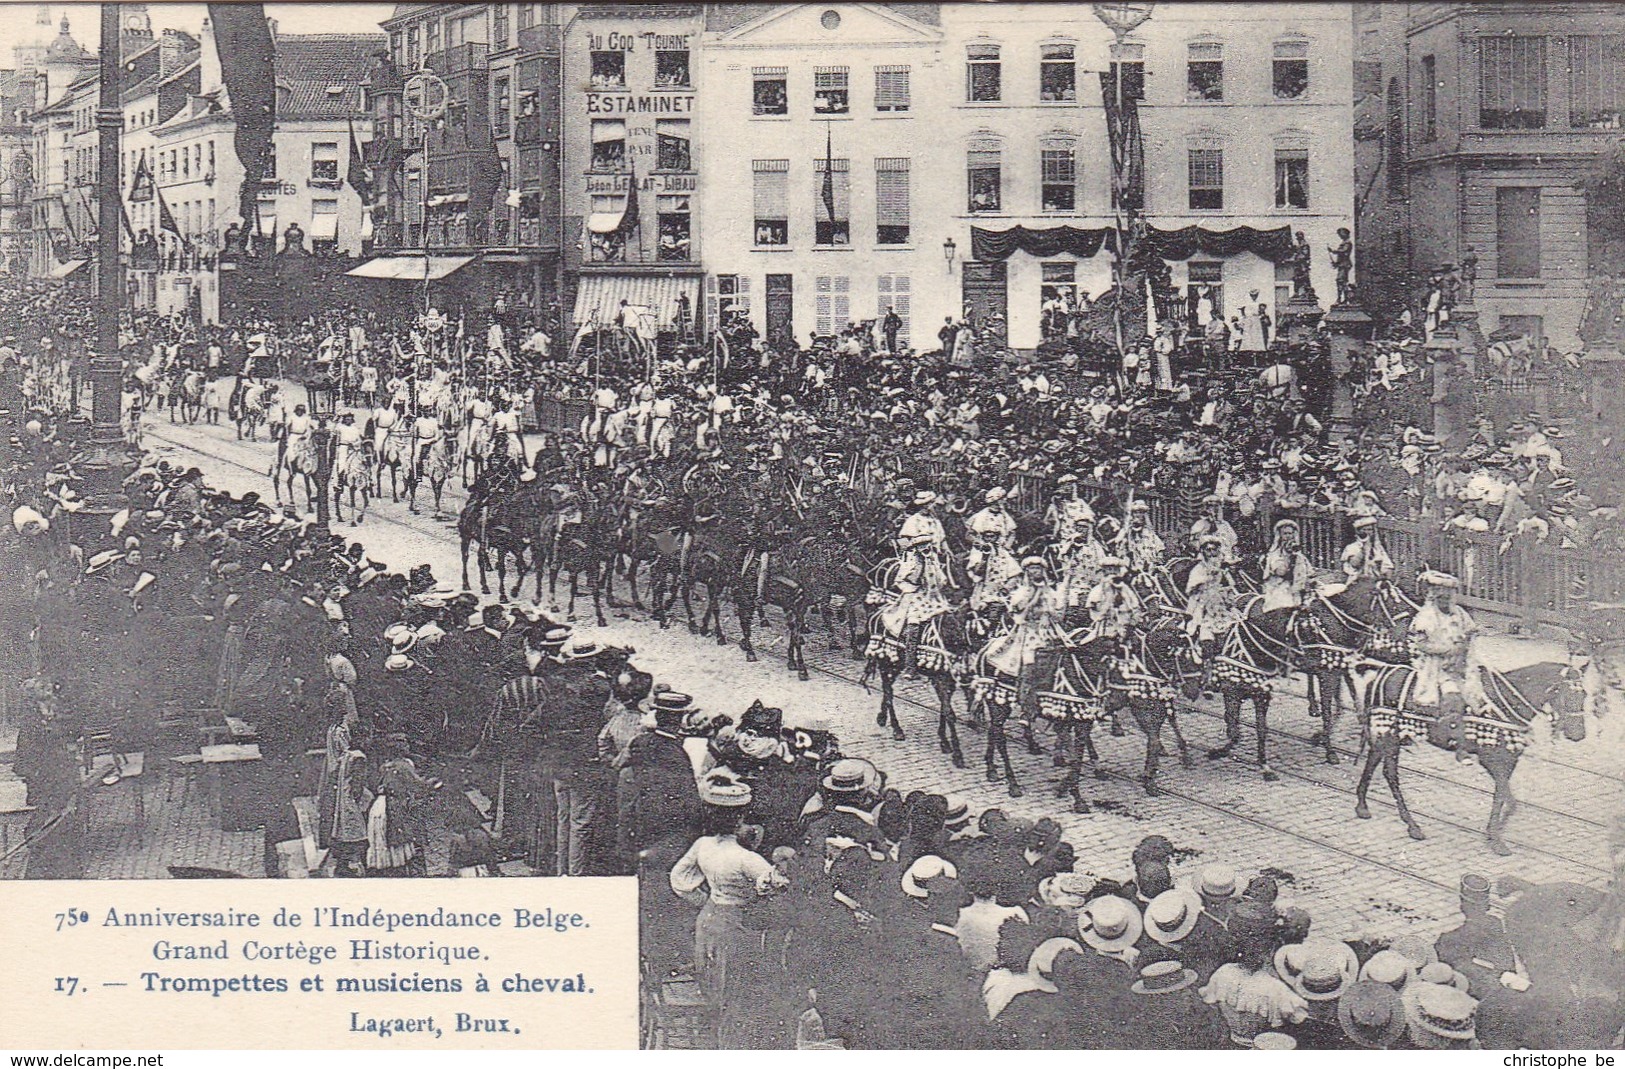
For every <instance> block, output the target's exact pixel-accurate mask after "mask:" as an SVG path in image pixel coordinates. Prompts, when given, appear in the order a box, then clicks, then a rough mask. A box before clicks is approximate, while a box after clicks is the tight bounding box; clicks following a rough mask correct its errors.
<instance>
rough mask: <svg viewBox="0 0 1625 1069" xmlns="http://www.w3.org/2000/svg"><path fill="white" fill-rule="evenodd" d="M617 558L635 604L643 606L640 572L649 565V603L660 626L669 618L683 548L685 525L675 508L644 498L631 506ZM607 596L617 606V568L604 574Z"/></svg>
mask: <svg viewBox="0 0 1625 1069" xmlns="http://www.w3.org/2000/svg"><path fill="white" fill-rule="evenodd" d="M616 543H617V552H616V556H617V559H618V561H625V564H626V568H625V571H624V572H622V574H623V575H625V576H626V582H627V585H628V586H629V587H631V592H632V604H633V605H634V606H635V607H637V608H639V609H641V608H644V604H643V596H642V595H641V594H640V593H639V591H638V572H639V571H640V570H641V569H642V568H643V566H644V565H648V567H649V605H648V608H649V609H651V610H652V611H653V612H654V617H655V620H656V622H657V623H659V624H660V626H661V627H665V626H666V625H667V624H668V623H669V622H670V621H669V620H668V617H667V613H668V611H669V610H670V609H671V603H672V602H673V601H674V600H676V598H677V573H678V571H679V569H680V565H679V561H680V560H681V558H682V550H683V528H682V525H681V524H680V523H679V522H678V517H677V516H676V510H675V509H674V508H672V507H670V506H661V505H658V504H650V503H648V502H644V503H643V504H641V505H633V506H630V507H628V508H627V509H626V510H625V511H624V512H623V513H622V515H621V518H620V522H619V525H618V531H617V535H616ZM604 597H605V599H606V600H607V601H608V602H609V604H610V607H611V608H614V607H615V605H616V602H615V569H613V568H611V569H610V570H609V572H608V573H607V574H606V575H605V577H604Z"/></svg>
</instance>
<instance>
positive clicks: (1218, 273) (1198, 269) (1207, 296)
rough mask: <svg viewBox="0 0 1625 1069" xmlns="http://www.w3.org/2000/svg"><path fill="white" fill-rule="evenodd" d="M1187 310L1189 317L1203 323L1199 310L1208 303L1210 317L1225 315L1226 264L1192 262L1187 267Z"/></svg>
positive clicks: (1207, 261) (1201, 261)
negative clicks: (1205, 302) (1203, 303)
mask: <svg viewBox="0 0 1625 1069" xmlns="http://www.w3.org/2000/svg"><path fill="white" fill-rule="evenodd" d="M1185 278H1186V280H1187V285H1186V286H1185V308H1186V312H1187V314H1188V316H1189V317H1190V318H1191V319H1192V320H1193V321H1196V322H1201V317H1200V315H1199V314H1198V313H1197V308H1198V307H1199V306H1200V305H1201V303H1202V301H1204V300H1206V301H1207V302H1208V312H1209V314H1210V315H1223V314H1224V264H1223V263H1222V262H1220V261H1217V260H1192V261H1191V262H1190V263H1188V264H1186V265H1185Z"/></svg>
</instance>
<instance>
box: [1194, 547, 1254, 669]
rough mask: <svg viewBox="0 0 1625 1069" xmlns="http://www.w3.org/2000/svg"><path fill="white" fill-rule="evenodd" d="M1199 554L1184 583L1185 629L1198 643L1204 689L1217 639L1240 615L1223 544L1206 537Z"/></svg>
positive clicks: (1216, 646)
mask: <svg viewBox="0 0 1625 1069" xmlns="http://www.w3.org/2000/svg"><path fill="white" fill-rule="evenodd" d="M1198 553H1199V554H1200V556H1199V558H1198V560H1197V562H1196V564H1195V566H1193V567H1192V568H1191V574H1190V575H1189V576H1188V577H1187V578H1186V580H1185V594H1186V596H1187V597H1188V598H1189V603H1188V604H1189V609H1190V623H1189V624H1187V625H1186V629H1187V631H1189V633H1190V634H1192V635H1195V636H1196V639H1197V641H1198V642H1200V643H1201V647H1202V684H1203V689H1206V685H1207V679H1208V676H1209V675H1210V674H1211V672H1212V666H1213V655H1214V654H1215V653H1216V652H1217V648H1218V640H1219V636H1221V635H1223V634H1225V632H1227V631H1229V630H1230V628H1231V627H1233V626H1234V625H1235V624H1236V622H1237V621H1238V620H1239V619H1240V615H1239V614H1238V613H1237V611H1236V587H1235V583H1234V581H1233V580H1232V579H1231V576H1230V569H1229V568H1228V567H1226V566H1225V563H1224V546H1223V543H1221V542H1220V541H1219V539H1218V537H1217V536H1216V535H1208V536H1207V537H1206V538H1204V539H1202V541H1201V544H1200V546H1199V547H1198Z"/></svg>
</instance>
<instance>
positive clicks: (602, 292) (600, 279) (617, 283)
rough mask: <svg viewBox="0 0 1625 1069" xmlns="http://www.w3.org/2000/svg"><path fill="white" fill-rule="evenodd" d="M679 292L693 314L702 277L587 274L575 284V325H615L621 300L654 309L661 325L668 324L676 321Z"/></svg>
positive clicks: (638, 306)
mask: <svg viewBox="0 0 1625 1069" xmlns="http://www.w3.org/2000/svg"><path fill="white" fill-rule="evenodd" d="M680 296H686V297H687V298H688V315H689V317H690V318H692V317H693V315H694V308H695V304H696V302H697V301H698V300H699V296H700V282H699V279H698V278H689V277H675V276H669V275H584V276H582V278H581V280H580V284H579V285H578V286H577V288H576V309H575V322H576V326H577V327H578V328H580V327H584V326H587V325H589V324H592V323H598V324H600V325H602V326H605V327H611V326H614V325H615V317H616V316H617V315H618V314H619V313H620V310H621V302H622V301H625V302H626V303H627V304H628V305H629V306H632V307H636V308H647V309H649V310H651V311H652V312H653V313H654V316H655V319H656V321H657V323H658V324H659V325H660V326H662V327H665V326H669V325H671V324H673V323H675V322H677V307H678V297H680Z"/></svg>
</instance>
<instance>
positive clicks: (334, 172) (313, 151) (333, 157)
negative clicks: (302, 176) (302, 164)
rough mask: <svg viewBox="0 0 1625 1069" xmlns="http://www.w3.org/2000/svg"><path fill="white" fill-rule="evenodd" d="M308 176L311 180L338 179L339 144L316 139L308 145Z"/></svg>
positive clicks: (334, 180)
mask: <svg viewBox="0 0 1625 1069" xmlns="http://www.w3.org/2000/svg"><path fill="white" fill-rule="evenodd" d="M310 178H311V181H313V182H337V181H338V180H339V144H338V142H337V141H317V142H315V143H313V144H312V145H311V146H310Z"/></svg>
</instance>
